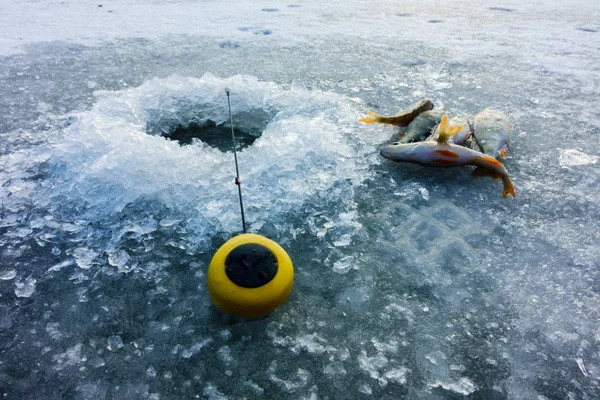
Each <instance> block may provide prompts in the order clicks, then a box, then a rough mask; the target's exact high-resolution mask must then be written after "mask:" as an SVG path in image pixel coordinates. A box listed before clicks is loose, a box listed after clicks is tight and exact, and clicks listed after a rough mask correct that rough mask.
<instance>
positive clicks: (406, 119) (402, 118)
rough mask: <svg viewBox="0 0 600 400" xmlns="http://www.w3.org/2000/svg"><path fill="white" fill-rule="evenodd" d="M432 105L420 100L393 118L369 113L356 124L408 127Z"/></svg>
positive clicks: (428, 101)
mask: <svg viewBox="0 0 600 400" xmlns="http://www.w3.org/2000/svg"><path fill="white" fill-rule="evenodd" d="M432 108H433V103H432V102H431V100H427V99H425V100H421V101H419V102H418V103H415V104H411V105H410V106H408V107H407V108H405V109H404V110H402V111H400V112H399V113H398V114H396V115H394V116H393V117H384V116H382V115H379V114H377V113H376V112H373V111H369V112H368V113H367V116H366V117H365V118H363V119H361V120H359V121H358V122H364V123H366V124H375V123H377V124H390V125H395V126H401V127H405V126H408V124H410V123H411V122H412V120H414V119H415V118H416V117H417V116H418V115H419V114H421V113H422V112H424V111H428V110H431V109H432Z"/></svg>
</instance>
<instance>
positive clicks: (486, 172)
mask: <svg viewBox="0 0 600 400" xmlns="http://www.w3.org/2000/svg"><path fill="white" fill-rule="evenodd" d="M471 176H489V177H490V178H492V179H494V180H496V181H498V180H500V179H502V176H500V174H499V173H497V172H495V171H493V170H491V169H487V168H483V167H477V168H475V169H474V170H473V172H471Z"/></svg>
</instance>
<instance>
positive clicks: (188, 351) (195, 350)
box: [181, 338, 212, 358]
mask: <svg viewBox="0 0 600 400" xmlns="http://www.w3.org/2000/svg"><path fill="white" fill-rule="evenodd" d="M210 342H212V339H210V338H209V339H204V340H203V341H201V342H198V343H195V344H194V345H193V346H191V347H190V348H189V349H186V350H183V351H182V352H181V357H183V358H190V357H192V356H193V355H194V354H196V353H198V352H199V351H200V349H202V348H203V347H204V346H206V345H207V344H209V343H210Z"/></svg>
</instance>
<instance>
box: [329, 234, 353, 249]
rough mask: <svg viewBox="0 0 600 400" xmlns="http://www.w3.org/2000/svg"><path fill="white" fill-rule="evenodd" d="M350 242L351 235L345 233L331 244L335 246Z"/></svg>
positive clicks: (344, 245) (342, 245)
mask: <svg viewBox="0 0 600 400" xmlns="http://www.w3.org/2000/svg"><path fill="white" fill-rule="evenodd" d="M350 242H352V235H350V234H345V235H342V236H340V238H339V239H338V240H336V241H335V242H333V245H334V246H336V247H346V246H348V245H349V244H350Z"/></svg>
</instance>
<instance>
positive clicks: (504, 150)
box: [498, 145, 508, 160]
mask: <svg viewBox="0 0 600 400" xmlns="http://www.w3.org/2000/svg"><path fill="white" fill-rule="evenodd" d="M507 155H508V146H506V145H504V146H502V147H501V148H500V150H498V156H499V157H500V158H501V159H503V160H505V159H506V156H507Z"/></svg>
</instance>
